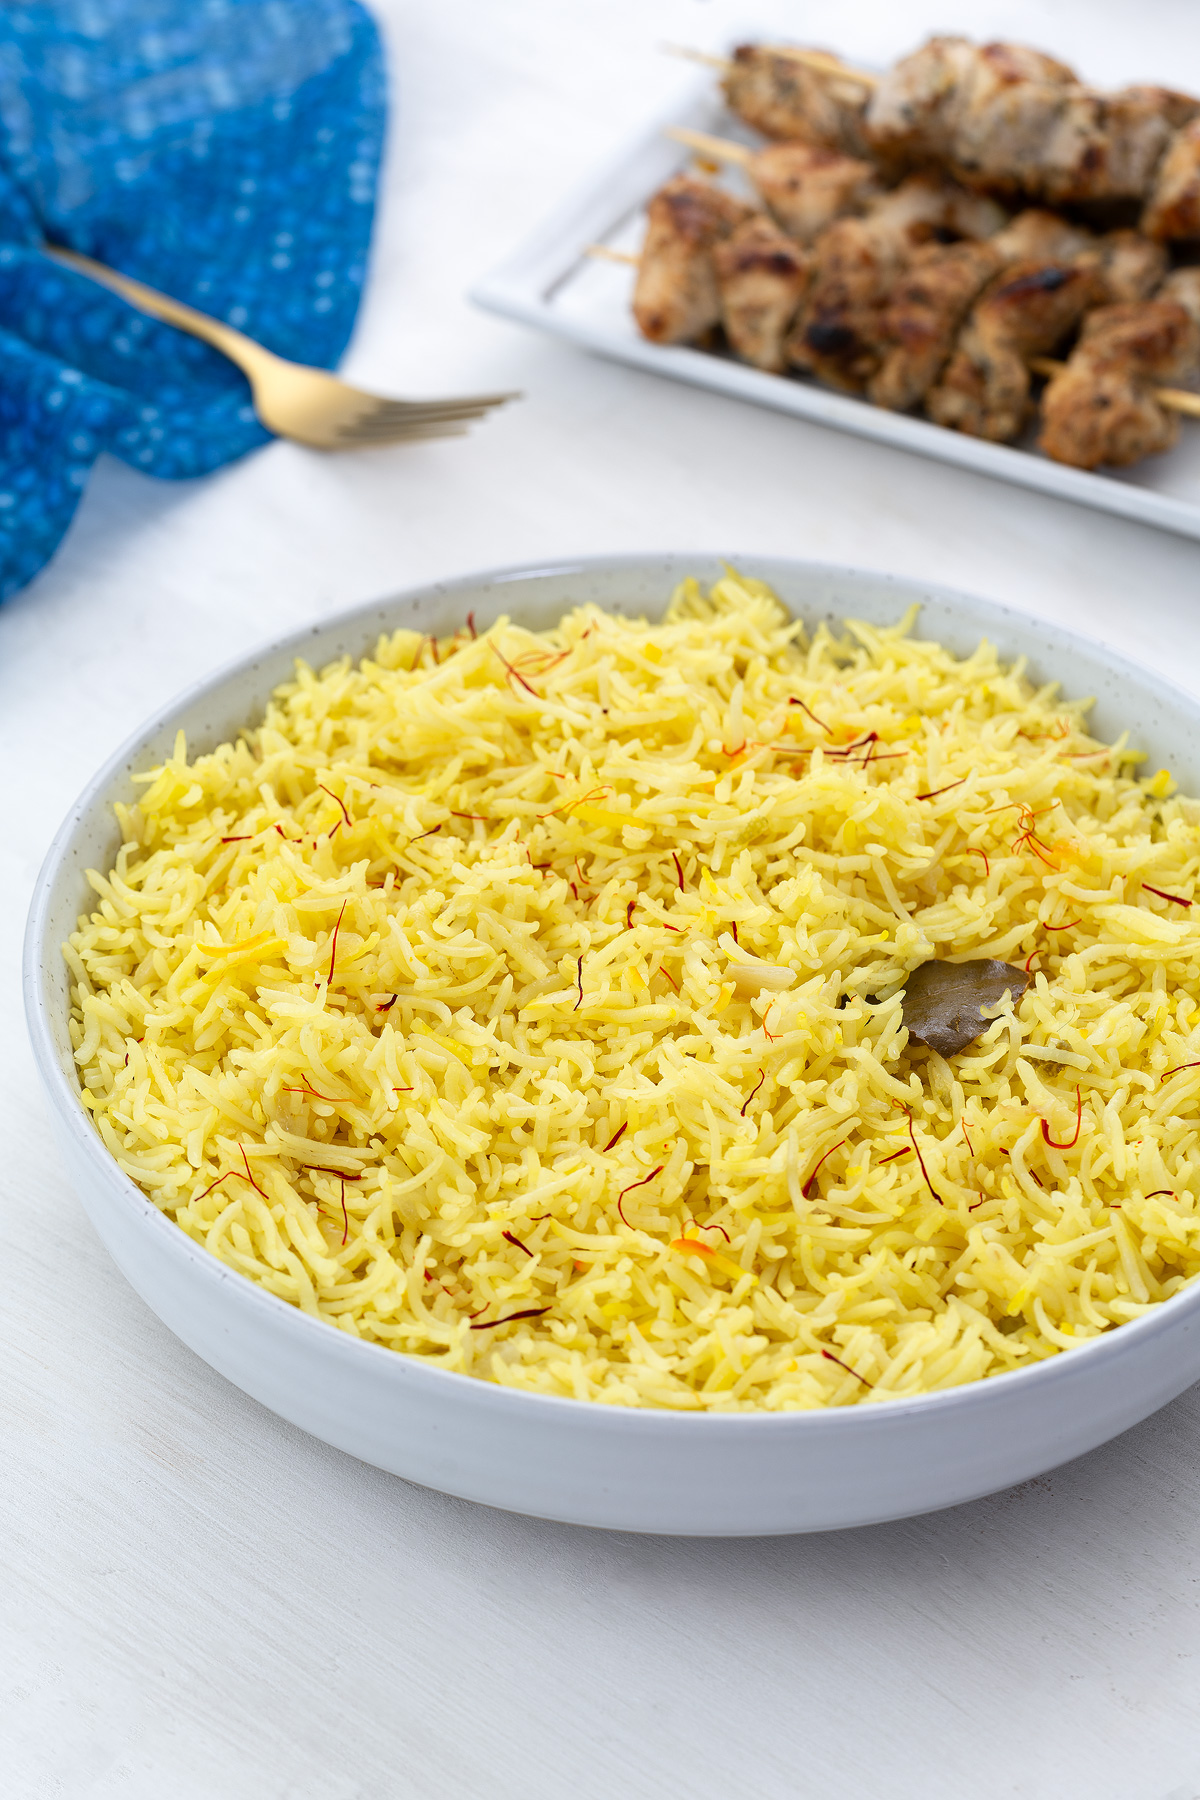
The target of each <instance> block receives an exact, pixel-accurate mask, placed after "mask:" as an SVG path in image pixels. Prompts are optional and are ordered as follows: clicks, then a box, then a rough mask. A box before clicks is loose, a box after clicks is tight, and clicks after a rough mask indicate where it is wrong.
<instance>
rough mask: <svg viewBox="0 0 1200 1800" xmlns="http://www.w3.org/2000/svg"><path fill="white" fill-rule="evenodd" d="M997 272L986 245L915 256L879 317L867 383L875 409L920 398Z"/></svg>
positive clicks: (938, 248)
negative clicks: (876, 353) (878, 356)
mask: <svg viewBox="0 0 1200 1800" xmlns="http://www.w3.org/2000/svg"><path fill="white" fill-rule="evenodd" d="M1000 267H1001V259H1000V256H999V254H998V253H997V251H996V250H995V248H994V243H989V242H985V243H963V244H950V245H942V244H929V245H926V246H925V248H924V249H921V250H918V251H917V253H916V255H915V256H914V257H913V260H912V264H911V266H910V268H909V269H908V272H907V273H906V274H904V275H902V276H901V277H900V280H899V282H898V283H897V285H896V288H895V290H894V292H893V294H892V297H891V299H890V301H889V302H888V304H887V305H886V306H885V307H884V308H883V312H882V314H881V316H880V321H879V345H880V349H881V352H882V355H883V361H882V363H881V364H880V366H879V368H878V369H877V370H876V372H875V374H874V375H873V376H872V377H871V379H870V381H869V382H868V384H867V395H868V398H869V399H871V400H873V401H874V402H875V405H876V406H887V407H890V408H891V409H892V410H893V411H904V410H905V409H906V408H908V407H912V406H916V405H917V403H918V402H919V401H920V400H923V399H924V397H925V395H926V393H927V392H928V390H929V389H930V388H931V387H932V386H933V383H934V382H935V381H936V380H937V377H938V375H939V374H940V373H941V371H942V368H943V366H944V365H945V363H946V360H947V358H948V357H949V355H950V352H951V350H952V349H953V348H954V340H955V338H956V337H957V336H958V331H959V327H960V326H961V324H962V322H963V320H964V319H965V318H966V316H967V313H968V312H969V311H970V309H971V306H972V304H973V303H974V301H975V299H976V298H977V296H978V294H979V292H980V290H981V288H983V287H984V285H985V284H986V283H987V282H988V281H989V280H990V279H991V277H992V276H993V275H994V274H995V273H996V271H997V269H999V268H1000Z"/></svg>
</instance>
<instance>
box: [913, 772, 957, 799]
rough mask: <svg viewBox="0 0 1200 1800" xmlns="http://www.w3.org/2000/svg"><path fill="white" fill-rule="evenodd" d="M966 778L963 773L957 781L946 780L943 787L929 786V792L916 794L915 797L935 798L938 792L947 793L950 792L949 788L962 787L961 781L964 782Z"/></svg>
mask: <svg viewBox="0 0 1200 1800" xmlns="http://www.w3.org/2000/svg"><path fill="white" fill-rule="evenodd" d="M966 779H967V778H966V776H965V775H964V776H962V777H961V779H960V780H958V781H948V782H947V783H946V785H945V787H940V788H931V789H930V791H929V793H927V794H918V795H917V799H918V800H936V799H937V797H938V795H939V794H948V793H949V792H950V789H951V788H956V787H962V785H963V782H965V781H966Z"/></svg>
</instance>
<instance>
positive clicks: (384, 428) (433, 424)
mask: <svg viewBox="0 0 1200 1800" xmlns="http://www.w3.org/2000/svg"><path fill="white" fill-rule="evenodd" d="M482 416H483V415H482V414H481V413H478V412H463V413H428V414H425V415H423V416H419V417H417V418H412V417H410V416H407V415H405V414H399V415H393V416H391V417H388V416H387V415H381V414H379V413H366V414H360V415H359V417H358V418H356V419H347V420H345V421H344V422H343V424H342V425H341V427H340V433H341V434H345V433H350V434H351V435H353V436H354V437H363V438H367V437H393V436H395V435H396V434H397V433H401V434H403V433H405V432H409V431H428V430H438V429H440V428H441V427H443V426H451V425H462V426H467V425H470V424H473V423H474V421H475V420H476V419H479V418H481V417H482Z"/></svg>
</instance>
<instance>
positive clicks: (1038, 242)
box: [991, 206, 1096, 263]
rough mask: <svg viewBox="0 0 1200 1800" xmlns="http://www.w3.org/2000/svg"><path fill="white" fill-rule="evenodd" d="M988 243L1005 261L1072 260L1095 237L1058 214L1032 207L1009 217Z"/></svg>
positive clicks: (1090, 244)
mask: <svg viewBox="0 0 1200 1800" xmlns="http://www.w3.org/2000/svg"><path fill="white" fill-rule="evenodd" d="M991 242H992V244H993V246H994V247H995V249H996V250H998V251H999V253H1000V255H1001V257H1002V259H1003V260H1004V262H1006V263H1015V262H1029V261H1035V262H1063V261H1065V262H1071V261H1073V260H1074V258H1075V257H1077V256H1079V255H1080V254H1081V253H1082V252H1083V251H1085V250H1087V249H1089V248H1090V247H1092V246H1094V245H1095V242H1096V240H1095V238H1094V237H1093V235H1092V233H1091V232H1090V231H1084V230H1083V228H1082V227H1081V226H1079V225H1070V224H1068V223H1067V221H1066V219H1064V218H1063V217H1062V216H1061V214H1059V213H1054V212H1046V211H1045V210H1044V209H1043V208H1041V207H1037V206H1031V207H1028V208H1027V209H1026V210H1025V211H1024V212H1019V213H1017V214H1016V216H1015V217H1014V218H1012V219H1010V220H1009V222H1008V224H1007V225H1005V227H1004V228H1003V230H1002V231H998V232H997V233H996V235H995V237H994V238H992V240H991Z"/></svg>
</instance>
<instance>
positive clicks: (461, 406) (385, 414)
mask: <svg viewBox="0 0 1200 1800" xmlns="http://www.w3.org/2000/svg"><path fill="white" fill-rule="evenodd" d="M511 397H512V396H510V395H500V396H498V397H495V398H493V397H491V396H489V395H486V394H480V395H476V396H472V395H464V396H463V397H462V399H459V400H376V401H373V402H372V403H371V405H370V406H368V407H364V409H363V410H362V412H360V413H359V414H358V416H357V419H356V421H355V423H356V424H357V423H363V422H365V421H366V420H368V419H380V420H384V421H386V422H387V423H389V424H392V423H396V422H403V421H405V420H412V422H413V423H414V424H416V423H419V422H420V421H422V420H425V419H457V418H473V419H478V418H482V417H483V415H484V413H485V412H489V411H490V410H491V409H492V407H494V406H501V405H503V403H504V401H505V400H506V399H509V398H511Z"/></svg>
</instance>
